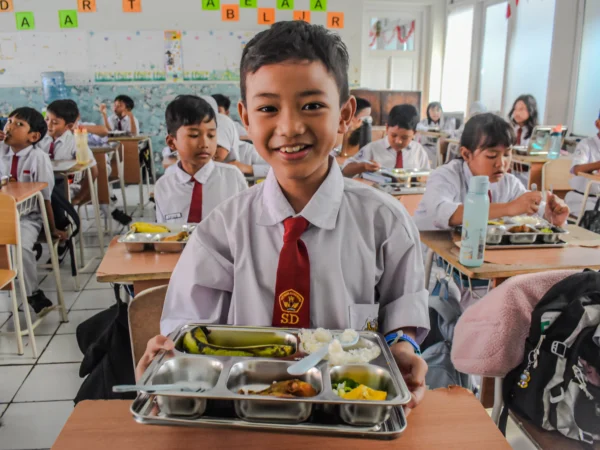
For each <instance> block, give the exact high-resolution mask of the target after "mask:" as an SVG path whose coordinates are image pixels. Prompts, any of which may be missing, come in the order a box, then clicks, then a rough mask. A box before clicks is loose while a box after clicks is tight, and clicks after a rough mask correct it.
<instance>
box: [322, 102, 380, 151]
mask: <svg viewBox="0 0 600 450" xmlns="http://www.w3.org/2000/svg"><path fill="white" fill-rule="evenodd" d="M355 98H356V113H355V114H354V118H353V119H352V123H351V124H350V128H349V129H348V132H347V133H346V134H344V136H343V139H342V140H341V142H339V139H338V142H339V144H340V145H338V146H336V147H335V148H334V149H333V150H332V151H331V156H333V157H336V156H343V157H347V156H354V155H356V154H357V153H358V151H359V150H360V143H361V142H360V135H361V131H362V128H363V126H365V125H363V124H364V122H363V121H364V120H365V119H366V118H367V117H371V114H372V112H373V109H372V108H371V103H370V102H369V101H368V100H366V99H364V98H360V97H355Z"/></svg>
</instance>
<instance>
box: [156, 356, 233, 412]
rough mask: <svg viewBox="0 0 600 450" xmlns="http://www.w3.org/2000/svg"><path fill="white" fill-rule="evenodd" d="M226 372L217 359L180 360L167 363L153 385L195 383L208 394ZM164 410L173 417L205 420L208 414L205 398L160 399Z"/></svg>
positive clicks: (181, 358) (169, 397)
mask: <svg viewBox="0 0 600 450" xmlns="http://www.w3.org/2000/svg"><path fill="white" fill-rule="evenodd" d="M222 371H223V363H222V362H221V361H218V360H216V359H213V358H194V357H188V356H178V357H175V358H172V359H169V360H168V361H165V362H164V363H163V364H162V365H161V366H160V368H159V369H158V371H157V372H156V374H155V375H154V377H153V378H152V384H171V383H173V384H177V383H183V384H188V383H193V384H196V383H197V384H198V385H200V386H201V387H202V388H203V389H204V392H207V391H210V390H211V389H213V388H214V387H215V386H216V384H217V382H218V380H219V377H220V375H221V372H222ZM156 399H157V402H158V404H159V406H160V408H161V410H162V411H163V412H164V413H165V414H168V415H171V416H201V415H202V414H204V411H205V410H206V404H207V400H206V399H205V398H197V397H196V398H195V397H191V396H190V393H182V394H181V395H168V396H167V395H157V396H156Z"/></svg>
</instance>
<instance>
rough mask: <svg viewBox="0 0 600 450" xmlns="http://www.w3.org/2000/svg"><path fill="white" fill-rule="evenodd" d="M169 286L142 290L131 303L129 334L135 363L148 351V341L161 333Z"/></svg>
mask: <svg viewBox="0 0 600 450" xmlns="http://www.w3.org/2000/svg"><path fill="white" fill-rule="evenodd" d="M166 295H167V286H158V287H154V288H150V289H146V290H145V291H142V292H140V293H139V294H138V295H136V296H135V298H134V299H133V300H132V301H131V303H130V304H129V336H130V338H131V351H132V353H133V362H134V365H137V363H138V361H139V360H140V358H141V357H142V356H143V355H144V352H145V351H146V345H147V344H148V341H149V340H150V339H151V338H153V337H154V336H156V335H158V334H160V316H161V315H162V310H163V305H164V303H165V296H166Z"/></svg>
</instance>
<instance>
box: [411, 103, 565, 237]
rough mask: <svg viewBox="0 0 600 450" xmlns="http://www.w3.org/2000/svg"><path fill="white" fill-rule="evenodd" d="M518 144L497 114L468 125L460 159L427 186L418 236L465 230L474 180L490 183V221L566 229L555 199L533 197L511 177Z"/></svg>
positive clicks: (536, 194) (437, 173) (561, 208)
mask: <svg viewBox="0 0 600 450" xmlns="http://www.w3.org/2000/svg"><path fill="white" fill-rule="evenodd" d="M514 140H515V134H514V130H513V129H512V126H511V125H510V124H509V123H508V122H506V121H505V120H504V119H502V118H501V117H498V116H496V115H495V114H490V113H485V114H479V115H477V116H475V117H473V118H472V119H470V120H469V121H468V122H467V125H466V126H465V131H464V133H463V135H462V138H461V143H460V144H461V149H460V150H461V155H462V158H463V159H456V160H454V161H451V162H450V163H448V164H446V165H444V166H441V167H439V168H437V169H436V170H435V171H434V172H433V173H432V174H431V175H430V176H429V179H428V180H427V190H426V191H425V195H424V196H423V199H422V200H421V203H420V204H419V207H418V209H417V212H416V213H415V216H414V218H415V222H416V223H417V226H418V227H419V230H435V229H448V228H451V227H455V226H458V225H462V221H463V212H464V206H463V202H464V200H465V197H466V195H467V192H468V187H469V182H470V180H471V177H473V176H488V177H489V179H490V191H489V196H490V213H489V218H490V219H497V218H499V217H505V216H518V215H521V214H528V215H534V214H540V215H541V214H543V215H544V217H545V218H546V219H547V220H549V221H551V222H552V223H554V224H555V225H563V224H564V223H565V222H566V220H567V217H568V216H569V208H568V207H567V205H566V204H565V203H564V202H563V201H562V200H561V199H560V198H559V197H557V196H556V195H553V194H551V193H550V192H548V195H547V198H546V199H543V198H542V193H541V192H539V191H538V192H528V191H527V190H526V189H525V187H524V186H523V185H522V184H521V182H520V181H519V180H518V179H517V178H516V177H515V176H514V175H512V174H510V173H508V169H509V168H510V161H511V158H512V145H513V143H514Z"/></svg>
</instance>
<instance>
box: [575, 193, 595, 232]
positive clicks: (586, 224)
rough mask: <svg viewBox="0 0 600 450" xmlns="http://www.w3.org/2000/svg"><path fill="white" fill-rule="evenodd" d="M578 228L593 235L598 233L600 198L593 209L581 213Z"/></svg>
mask: <svg viewBox="0 0 600 450" xmlns="http://www.w3.org/2000/svg"><path fill="white" fill-rule="evenodd" d="M579 226H580V227H582V228H585V229H586V230H590V231H593V232H594V233H600V197H598V200H597V201H596V206H595V207H594V209H590V210H588V211H585V212H584V213H583V217H582V218H581V223H580V224H579Z"/></svg>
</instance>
